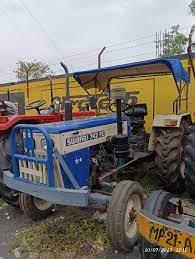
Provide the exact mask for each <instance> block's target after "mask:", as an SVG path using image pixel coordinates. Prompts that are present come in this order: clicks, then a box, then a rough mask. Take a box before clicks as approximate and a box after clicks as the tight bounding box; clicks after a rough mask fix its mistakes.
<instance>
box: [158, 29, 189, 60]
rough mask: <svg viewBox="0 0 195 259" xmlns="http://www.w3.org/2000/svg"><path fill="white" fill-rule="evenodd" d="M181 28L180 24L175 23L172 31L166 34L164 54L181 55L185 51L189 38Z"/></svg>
mask: <svg viewBox="0 0 195 259" xmlns="http://www.w3.org/2000/svg"><path fill="white" fill-rule="evenodd" d="M179 29H180V26H179V25H174V26H172V27H171V30H170V32H168V33H166V34H165V39H164V48H163V54H162V56H164V57H165V56H173V55H179V54H182V53H183V52H185V48H186V44H187V41H188V38H187V37H186V36H185V35H184V34H183V33H181V32H180V31H179Z"/></svg>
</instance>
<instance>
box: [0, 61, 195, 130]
mask: <svg viewBox="0 0 195 259" xmlns="http://www.w3.org/2000/svg"><path fill="white" fill-rule="evenodd" d="M183 65H184V67H185V68H187V65H188V63H187V60H184V61H183ZM116 86H117V87H118V86H122V87H125V88H126V91H127V95H128V100H129V102H131V101H133V102H137V103H147V106H148V116H147V117H146V128H147V130H150V129H151V124H152V120H153V116H154V114H165V113H171V112H172V107H173V106H172V104H173V101H174V100H175V99H176V97H177V90H176V86H175V84H174V80H173V78H172V77H171V76H161V77H151V78H137V79H123V80H118V81H116V80H115V81H113V82H112V85H111V87H116ZM8 89H9V91H10V96H12V95H14V94H15V93H24V96H25V104H28V103H29V102H32V101H35V100H38V99H45V100H46V101H47V104H46V107H47V106H49V104H50V84H49V80H45V81H42V80H40V81H31V82H29V98H28V97H27V86H26V83H16V84H14V85H7V84H6V85H5V86H2V87H1V88H0V95H1V94H6V93H7V91H8ZM53 92H54V97H55V98H59V99H60V100H61V101H62V100H63V96H65V94H66V92H65V80H64V78H63V77H62V78H56V79H53ZM70 93H71V99H72V100H73V107H74V110H82V108H83V107H85V104H84V101H85V99H86V96H87V94H86V92H85V91H84V90H83V89H82V88H81V87H80V86H79V85H78V83H77V82H75V81H74V79H73V78H72V77H71V78H70ZM105 104H106V99H105V97H103V98H102V99H100V101H99V105H100V107H102V108H103V107H104V106H105ZM189 111H190V112H191V114H192V116H193V113H194V112H195V80H194V78H193V77H191V83H190V86H189ZM100 112H101V113H104V112H105V110H103V109H101V110H100ZM26 113H28V114H29V113H30V114H33V113H34V111H28V112H26ZM192 118H193V117H192Z"/></svg>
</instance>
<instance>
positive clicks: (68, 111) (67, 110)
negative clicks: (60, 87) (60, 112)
mask: <svg viewBox="0 0 195 259" xmlns="http://www.w3.org/2000/svg"><path fill="white" fill-rule="evenodd" d="M60 65H61V66H62V68H63V69H64V71H65V81H66V88H65V89H66V100H65V102H64V118H65V120H66V121H68V120H72V102H71V100H70V75H69V71H68V67H67V66H66V65H65V64H64V63H63V62H60Z"/></svg>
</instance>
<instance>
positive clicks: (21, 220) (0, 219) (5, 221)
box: [0, 201, 140, 259]
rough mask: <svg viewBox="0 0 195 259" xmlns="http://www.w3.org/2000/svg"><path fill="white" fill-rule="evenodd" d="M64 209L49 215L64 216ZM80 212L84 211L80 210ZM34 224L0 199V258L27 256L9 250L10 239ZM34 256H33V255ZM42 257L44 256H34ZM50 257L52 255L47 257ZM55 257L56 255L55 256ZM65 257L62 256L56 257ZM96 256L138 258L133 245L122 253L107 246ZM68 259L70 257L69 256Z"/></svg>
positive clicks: (10, 258) (8, 258) (9, 258)
mask: <svg viewBox="0 0 195 259" xmlns="http://www.w3.org/2000/svg"><path fill="white" fill-rule="evenodd" d="M65 213H66V212H65V210H64V209H63V208H62V209H60V210H58V211H57V212H55V213H54V214H53V216H51V217H54V218H55V217H60V216H61V215H63V216H65ZM81 213H84V212H83V211H82V210H81ZM35 224H39V223H34V222H32V221H31V220H30V219H29V218H28V217H27V216H25V215H24V214H23V213H22V212H21V211H20V210H19V209H16V208H13V207H11V206H9V205H7V204H5V203H3V202H2V201H0V259H12V258H13V259H14V258H21V259H22V258H25V259H26V258H29V257H28V256H27V255H26V254H24V255H22V254H20V253H17V252H16V253H15V254H16V256H15V255H14V254H13V252H11V251H10V240H11V239H12V238H14V236H15V235H17V234H18V233H19V232H21V231H22V229H24V228H28V227H31V226H33V225H35ZM34 258H35V257H34ZM36 258H39V259H41V258H44V259H46V257H36ZM49 258H50V259H51V258H52V257H49ZM55 258H56V257H55ZM59 258H65V257H64V256H62V257H58V259H59ZM98 258H132V259H133V258H136V259H139V258H140V254H139V251H138V248H137V247H135V248H134V249H133V250H132V252H131V253H129V254H122V253H120V254H119V253H116V252H115V251H114V249H113V248H111V247H108V248H106V249H105V251H103V253H102V255H101V256H100V257H98ZM69 259H70V257H69Z"/></svg>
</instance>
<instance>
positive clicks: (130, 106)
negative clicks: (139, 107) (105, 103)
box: [109, 102, 134, 116]
mask: <svg viewBox="0 0 195 259" xmlns="http://www.w3.org/2000/svg"><path fill="white" fill-rule="evenodd" d="M114 105H115V107H116V103H115V102H114V103H111V104H110V105H109V110H110V111H111V112H116V110H113V109H112V106H114ZM123 106H124V107H123ZM129 109H131V110H132V116H134V108H133V105H131V104H128V103H121V112H124V113H125V114H126V115H128V116H129V113H126V111H128V110H129Z"/></svg>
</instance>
